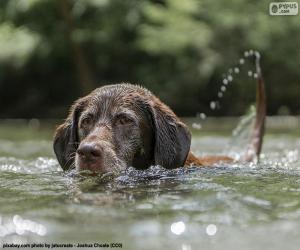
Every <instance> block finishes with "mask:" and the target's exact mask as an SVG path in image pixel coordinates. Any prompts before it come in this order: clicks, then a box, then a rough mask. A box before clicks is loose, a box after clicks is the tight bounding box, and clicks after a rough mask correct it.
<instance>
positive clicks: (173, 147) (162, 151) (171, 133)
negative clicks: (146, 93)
mask: <svg viewBox="0 0 300 250" xmlns="http://www.w3.org/2000/svg"><path fill="white" fill-rule="evenodd" d="M151 110H152V119H153V123H154V134H155V143H154V163H155V164H156V165H160V166H163V167H165V168H169V169H171V168H178V167H182V166H184V163H185V160H186V158H187V155H188V153H189V151H190V146H191V134H190V132H189V130H188V129H187V127H186V126H185V125H184V124H183V123H182V122H181V121H180V120H179V118H178V117H177V116H176V115H175V114H174V113H173V111H172V110H171V109H170V108H169V107H168V106H166V105H165V104H163V103H162V102H161V101H160V100H159V99H158V98H156V97H154V98H153V101H152V102H151Z"/></svg>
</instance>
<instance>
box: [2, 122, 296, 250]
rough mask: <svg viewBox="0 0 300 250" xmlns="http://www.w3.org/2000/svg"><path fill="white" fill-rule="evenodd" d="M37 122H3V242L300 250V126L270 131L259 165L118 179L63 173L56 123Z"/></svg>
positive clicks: (217, 137)
mask: <svg viewBox="0 0 300 250" xmlns="http://www.w3.org/2000/svg"><path fill="white" fill-rule="evenodd" d="M37 125H38V124H36V122H31V123H30V124H29V127H28V126H27V125H24V124H23V123H20V124H17V125H16V123H14V125H13V126H11V125H10V123H5V124H2V125H0V138H1V139H0V246H2V247H4V246H5V245H4V244H5V243H14V244H26V243H29V244H33V243H36V244H38V243H42V244H44V243H47V244H74V245H73V248H69V249H79V248H83V247H82V246H84V245H80V246H79V247H77V244H78V243H79V244H84V243H85V244H87V245H85V246H86V247H85V248H86V249H87V248H88V246H91V245H89V244H92V245H93V244H96V245H93V249H105V248H104V246H105V245H103V247H102V248H101V247H100V246H101V244H106V243H107V244H109V246H110V244H112V243H116V244H117V245H115V246H120V245H118V244H122V249H178V250H192V249H222V250H223V249H264V250H266V249H272V250H274V249H299V246H300V161H299V149H300V137H299V131H288V130H286V131H281V132H280V133H278V132H277V133H268V134H267V136H266V138H265V144H264V148H263V154H262V159H261V161H260V163H259V164H253V163H252V164H249V163H248V164H233V165H226V164H221V165H219V166H214V167H210V168H198V167H194V168H190V169H178V170H173V171H166V170H164V169H163V168H160V167H158V166H156V167H152V168H150V169H148V170H145V171H137V170H135V169H132V168H129V169H127V170H126V171H124V172H122V173H120V175H119V176H117V177H116V178H112V177H110V176H104V177H103V178H91V177H90V178H84V177H81V176H78V175H76V174H74V173H68V174H66V173H64V172H62V171H61V169H60V167H59V165H58V163H57V161H56V159H55V157H54V155H53V152H52V142H51V136H52V131H53V129H52V127H51V126H48V127H47V126H46V128H40V127H39V128H38V129H37ZM228 138H229V137H228V136H227V134H226V133H225V134H223V133H211V132H210V133H200V134H199V133H196V132H195V133H194V136H193V142H192V149H193V151H195V152H196V153H197V154H198V155H200V154H206V153H207V154H211V153H218V152H222V151H223V150H224V148H226V145H227V144H228ZM97 244H98V245H97ZM10 249H12V248H10ZM24 249H25V248H24ZM35 249H45V246H43V245H41V246H39V247H36V248H35ZM56 249H62V247H57V248H56ZM63 249H68V248H63ZM89 249H91V248H89ZM106 249H107V248H106Z"/></svg>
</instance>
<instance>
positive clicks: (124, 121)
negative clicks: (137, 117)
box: [115, 115, 133, 125]
mask: <svg viewBox="0 0 300 250" xmlns="http://www.w3.org/2000/svg"><path fill="white" fill-rule="evenodd" d="M132 122H133V120H132V119H130V118H129V117H127V116H123V115H122V116H118V117H117V119H116V122H115V124H116V125H127V124H130V123H132Z"/></svg>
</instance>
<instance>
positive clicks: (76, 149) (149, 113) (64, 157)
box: [54, 84, 191, 172]
mask: <svg viewBox="0 0 300 250" xmlns="http://www.w3.org/2000/svg"><path fill="white" fill-rule="evenodd" d="M190 143H191V136H190V133H189V131H188V130H187V128H186V126H185V125H184V124H183V123H182V122H181V121H180V120H179V118H178V117H177V116H176V115H175V114H174V113H173V112H172V111H171V109H170V108H169V107H167V106H166V105H165V104H163V103H162V102H161V101H160V100H159V99H158V98H157V97H155V96H154V95H153V94H152V93H151V92H150V91H148V90H146V89H144V88H141V87H138V86H135V85H131V84H116V85H107V86H104V87H101V88H98V89H96V90H94V91H93V92H92V93H91V94H89V95H88V96H85V97H83V98H81V99H79V100H78V101H76V102H75V104H74V105H73V106H72V107H71V110H70V114H69V116H68V118H67V119H66V121H65V123H63V124H62V125H60V126H59V127H58V129H57V131H56V134H55V138H54V151H55V154H56V157H57V159H58V161H59V163H60V165H61V166H62V168H63V169H64V170H67V169H70V168H74V167H75V168H76V169H78V170H91V171H93V172H108V171H115V170H121V169H124V168H126V167H128V166H133V167H135V168H137V169H144V168H147V167H149V166H151V165H161V166H163V167H165V168H177V167H181V166H183V165H184V163H185V160H186V157H187V155H188V152H189V150H190Z"/></svg>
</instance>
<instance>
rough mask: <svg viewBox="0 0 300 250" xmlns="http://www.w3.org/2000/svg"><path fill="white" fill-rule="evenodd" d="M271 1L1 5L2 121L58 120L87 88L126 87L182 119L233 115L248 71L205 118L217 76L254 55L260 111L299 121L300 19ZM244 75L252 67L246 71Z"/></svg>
mask: <svg viewBox="0 0 300 250" xmlns="http://www.w3.org/2000/svg"><path fill="white" fill-rule="evenodd" d="M268 5H269V1H266V0H263V1H251V0H231V1H211V0H199V1H197V0H185V1H180V0H152V1H150V0H148V1H147V0H111V1H109V0H77V1H75V0H74V1H72V0H56V1H54V0H26V1H23V0H9V1H8V0H2V1H1V2H0V47H1V50H0V116H1V117H32V116H34V117H63V116H65V114H66V108H67V107H68V105H69V104H70V103H71V102H72V101H73V100H75V99H76V98H77V97H79V96H81V95H83V94H84V93H85V92H86V91H88V90H89V89H91V88H94V87H97V86H101V85H103V84H107V83H113V82H121V81H126V82H132V83H137V84H141V85H144V86H146V87H148V88H150V89H151V90H152V91H153V92H154V93H156V94H157V95H159V96H160V97H161V99H163V100H164V101H165V102H167V103H168V104H169V105H170V106H171V107H172V108H174V109H175V111H176V112H177V113H179V114H180V115H195V114H196V113H197V112H208V113H209V114H212V115H238V114H241V113H243V112H244V111H245V109H246V107H247V106H249V103H250V102H253V100H254V94H255V91H254V89H255V88H254V80H253V79H252V80H250V79H249V78H248V77H247V71H244V72H241V76H239V77H236V78H235V81H234V82H233V83H232V85H231V86H229V89H228V91H227V93H226V95H225V97H224V98H223V100H222V105H221V109H220V110H218V111H216V112H211V111H210V110H209V102H210V101H211V100H214V99H215V98H216V94H217V91H218V89H219V87H220V84H221V81H222V74H223V73H226V72H227V70H228V68H229V67H231V66H233V65H234V64H236V63H237V62H238V59H239V58H240V56H241V55H243V52H244V51H245V50H247V49H255V50H258V51H260V52H261V54H262V58H263V61H262V67H263V73H264V77H265V81H266V84H267V92H268V107H269V108H268V112H269V114H276V113H277V112H278V111H280V110H282V107H284V108H285V113H288V112H291V113H293V114H299V113H300V101H299V97H298V95H299V92H300V91H299V90H300V87H299V86H300V85H299V79H300V71H299V66H300V59H299V45H300V33H299V30H300V21H299V16H270V15H269V13H268V7H269V6H268ZM247 67H248V68H250V67H252V66H251V65H250V66H249V65H248V66H247Z"/></svg>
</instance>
